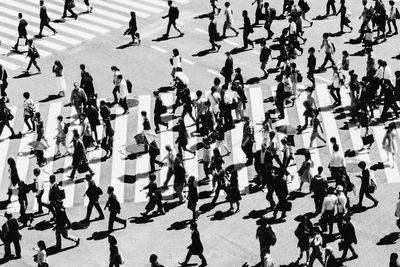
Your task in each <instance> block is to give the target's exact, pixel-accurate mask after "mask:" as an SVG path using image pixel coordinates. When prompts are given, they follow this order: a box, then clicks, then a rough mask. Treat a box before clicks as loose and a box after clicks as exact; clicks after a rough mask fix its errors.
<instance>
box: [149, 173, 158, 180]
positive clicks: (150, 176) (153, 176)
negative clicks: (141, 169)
mask: <svg viewBox="0 0 400 267" xmlns="http://www.w3.org/2000/svg"><path fill="white" fill-rule="evenodd" d="M156 178H157V177H156V175H155V174H154V173H152V174H150V175H149V180H150V182H154V181H155V180H156Z"/></svg>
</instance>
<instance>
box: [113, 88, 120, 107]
mask: <svg viewBox="0 0 400 267" xmlns="http://www.w3.org/2000/svg"><path fill="white" fill-rule="evenodd" d="M118 90H119V87H118V86H115V87H114V89H113V91H112V94H113V96H114V103H118V96H117V92H118Z"/></svg>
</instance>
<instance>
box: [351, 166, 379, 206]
mask: <svg viewBox="0 0 400 267" xmlns="http://www.w3.org/2000/svg"><path fill="white" fill-rule="evenodd" d="M358 167H359V168H360V169H361V175H360V176H358V177H359V178H361V186H360V192H359V193H358V195H359V201H358V204H357V205H356V206H358V207H362V201H363V198H364V195H365V196H366V197H367V198H368V199H370V200H372V201H373V202H374V206H373V207H376V206H377V205H378V203H379V201H378V200H376V199H375V198H374V197H373V196H371V194H370V193H369V190H368V187H369V185H370V181H371V174H370V172H369V169H368V168H367V164H365V162H364V161H360V162H359V163H358Z"/></svg>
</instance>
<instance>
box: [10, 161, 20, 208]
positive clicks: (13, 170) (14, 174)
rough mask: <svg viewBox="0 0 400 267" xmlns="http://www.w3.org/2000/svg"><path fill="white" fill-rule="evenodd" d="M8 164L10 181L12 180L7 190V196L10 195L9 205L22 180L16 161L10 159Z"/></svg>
mask: <svg viewBox="0 0 400 267" xmlns="http://www.w3.org/2000/svg"><path fill="white" fill-rule="evenodd" d="M7 164H8V179H9V180H10V181H9V182H10V183H9V185H8V190H7V195H8V199H7V203H10V202H11V196H12V194H13V190H15V189H16V188H17V185H18V183H19V181H20V178H19V175H18V169H17V164H16V163H15V160H14V159H13V158H8V159H7Z"/></svg>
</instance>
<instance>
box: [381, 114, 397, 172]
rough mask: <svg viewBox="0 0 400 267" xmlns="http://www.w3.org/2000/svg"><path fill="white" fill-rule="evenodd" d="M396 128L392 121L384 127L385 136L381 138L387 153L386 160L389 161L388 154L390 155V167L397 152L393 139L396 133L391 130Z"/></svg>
mask: <svg viewBox="0 0 400 267" xmlns="http://www.w3.org/2000/svg"><path fill="white" fill-rule="evenodd" d="M395 128H396V125H395V124H394V123H393V122H392V123H390V124H389V126H387V127H386V129H387V131H386V134H385V136H384V137H383V140H382V146H383V148H384V149H385V151H386V154H387V159H386V160H385V162H386V161H389V155H390V154H391V155H392V165H391V167H392V168H394V164H395V162H394V158H395V155H396V153H397V142H396V139H395V136H396V134H395V133H394V132H393V130H394V129H395Z"/></svg>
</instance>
